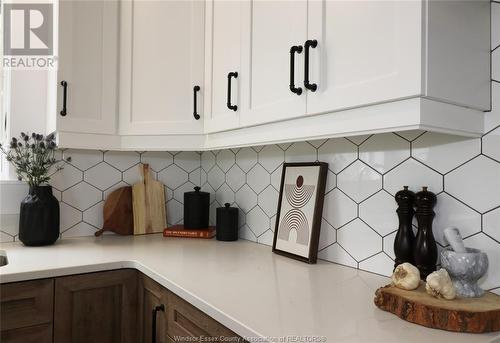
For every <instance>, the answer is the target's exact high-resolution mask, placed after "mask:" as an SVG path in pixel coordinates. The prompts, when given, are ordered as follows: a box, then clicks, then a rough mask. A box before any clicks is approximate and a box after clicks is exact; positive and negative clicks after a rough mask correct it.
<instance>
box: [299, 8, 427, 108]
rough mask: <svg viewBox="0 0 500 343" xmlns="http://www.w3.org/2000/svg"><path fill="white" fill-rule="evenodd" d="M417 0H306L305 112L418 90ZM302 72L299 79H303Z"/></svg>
mask: <svg viewBox="0 0 500 343" xmlns="http://www.w3.org/2000/svg"><path fill="white" fill-rule="evenodd" d="M421 8H422V5H421V3H420V2H418V1H399V0H395V1H310V2H309V21H308V39H309V40H311V41H313V40H316V42H317V46H316V47H315V48H313V47H309V48H307V45H310V44H307V45H306V44H305V43H303V44H305V47H304V49H308V50H309V56H310V58H309V68H310V72H309V79H310V83H314V84H316V85H317V89H316V91H312V90H309V92H308V96H307V113H308V114H317V113H325V112H331V111H336V110H341V109H346V108H351V107H357V106H363V105H367V104H373V103H379V102H387V101H391V100H395V99H400V98H403V97H412V96H418V95H420V94H421V92H422V83H421V68H420V66H421V62H422V61H421V60H422V56H421V55H422V53H421V51H422V50H421V49H422V46H421V45H422V41H421V32H422V21H421V11H422V9H421ZM305 77H306V76H305V75H304V77H302V75H301V78H300V79H301V80H304V79H305Z"/></svg>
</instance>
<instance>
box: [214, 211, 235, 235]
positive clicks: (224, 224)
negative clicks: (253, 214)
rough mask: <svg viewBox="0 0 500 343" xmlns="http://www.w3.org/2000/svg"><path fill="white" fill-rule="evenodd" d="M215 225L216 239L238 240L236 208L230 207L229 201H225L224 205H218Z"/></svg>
mask: <svg viewBox="0 0 500 343" xmlns="http://www.w3.org/2000/svg"><path fill="white" fill-rule="evenodd" d="M216 225H217V229H216V231H215V234H216V238H217V240H218V241H236V240H238V208H237V207H230V204H229V203H225V204H224V207H218V208H217V210H216Z"/></svg>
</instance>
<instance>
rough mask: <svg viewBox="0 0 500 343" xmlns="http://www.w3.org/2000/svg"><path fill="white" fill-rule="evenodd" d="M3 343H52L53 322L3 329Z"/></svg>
mask: <svg viewBox="0 0 500 343" xmlns="http://www.w3.org/2000/svg"><path fill="white" fill-rule="evenodd" d="M0 342H2V343H50V342H52V323H50V324H42V325H35V326H28V327H25V328H19V329H12V330H2V332H1V334H0Z"/></svg>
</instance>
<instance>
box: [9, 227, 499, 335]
mask: <svg viewBox="0 0 500 343" xmlns="http://www.w3.org/2000/svg"><path fill="white" fill-rule="evenodd" d="M0 247H1V249H3V250H5V251H6V253H7V258H8V261H9V264H8V265H6V266H3V267H0V282H2V283H6V282H14V281H23V280H30V279H38V278H47V277H56V276H62V275H70V274H78V273H86V272H95V271H103V270H110V269H118V268H135V269H137V270H139V271H140V272H142V273H144V274H146V275H147V276H149V277H151V278H152V279H154V280H156V281H157V282H158V283H160V284H161V285H163V286H164V287H166V288H168V289H169V290H171V291H172V292H174V293H176V294H178V295H179V296H180V297H182V298H184V299H185V300H187V301H188V302H190V303H191V304H193V305H194V306H196V307H198V308H199V309H201V310H202V311H204V312H205V313H207V314H209V315H210V316H212V317H213V318H215V319H216V320H217V321H219V322H220V323H222V324H224V325H225V326H227V327H228V328H230V329H231V330H233V331H235V332H236V333H238V334H239V335H241V336H244V337H246V338H247V339H249V340H251V341H252V340H253V339H252V338H248V337H261V338H266V339H268V340H274V339H275V338H276V341H277V342H279V341H278V338H277V337H283V336H286V337H289V339H288V340H286V341H285V342H297V343H302V342H313V341H300V340H298V339H300V337H297V338H296V337H293V336H301V337H302V336H316V337H319V336H324V337H326V340H327V341H328V342H398V343H399V342H418V343H421V342H454V343H460V342H468V343H471V342H492V341H494V338H495V337H497V338H498V337H499V335H498V334H482V335H474V334H461V333H451V332H445V331H441V330H434V329H428V328H425V327H422V326H419V325H415V324H411V323H408V322H405V321H403V320H400V319H399V318H397V317H396V316H394V315H392V314H390V313H387V312H384V311H381V310H379V309H378V308H376V307H375V305H374V304H373V298H374V292H375V290H376V289H377V288H378V287H380V286H383V285H385V284H387V283H388V282H389V279H388V278H385V277H381V276H377V275H374V274H370V273H366V272H362V271H359V270H356V269H352V268H348V267H343V266H340V265H336V264H333V263H329V262H324V261H319V262H318V264H316V265H308V264H306V263H303V262H299V261H295V260H292V259H289V258H286V257H283V256H279V255H276V254H273V253H272V252H271V248H270V247H267V246H263V245H259V244H255V243H251V242H248V241H237V242H218V241H216V240H197V239H185V238H184V239H183V238H164V237H162V235H148V236H136V237H132V236H128V237H122V236H115V235H104V236H102V237H99V238H94V237H85V238H71V239H63V240H59V241H58V242H57V243H56V244H55V245H53V246H47V247H24V246H23V245H22V244H20V243H6V244H5V243H4V244H0ZM498 342H500V338H498Z"/></svg>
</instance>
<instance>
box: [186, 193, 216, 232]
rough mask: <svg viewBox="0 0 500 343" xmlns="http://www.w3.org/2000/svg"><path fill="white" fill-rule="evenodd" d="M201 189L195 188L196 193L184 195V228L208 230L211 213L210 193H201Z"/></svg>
mask: <svg viewBox="0 0 500 343" xmlns="http://www.w3.org/2000/svg"><path fill="white" fill-rule="evenodd" d="M200 189H201V188H200V187H195V188H194V192H186V193H184V228H186V229H206V228H208V216H209V211H210V193H207V192H200Z"/></svg>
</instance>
